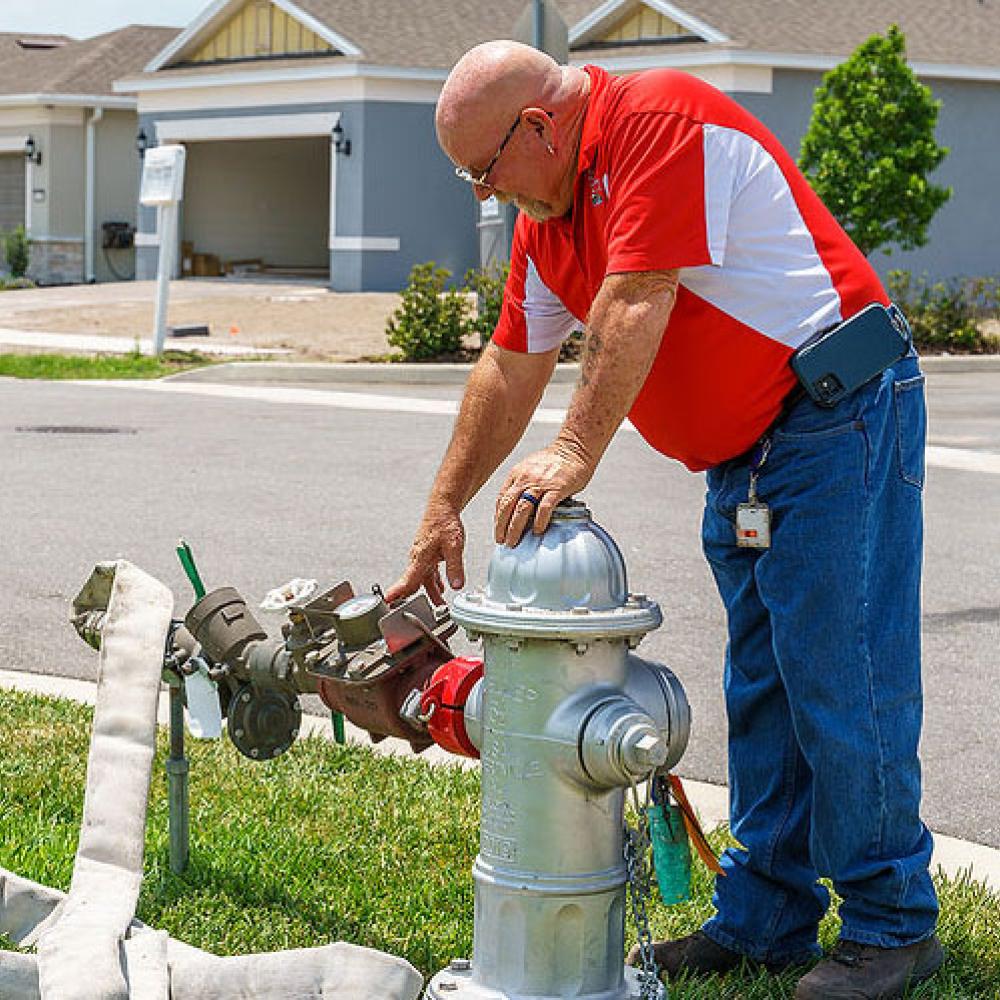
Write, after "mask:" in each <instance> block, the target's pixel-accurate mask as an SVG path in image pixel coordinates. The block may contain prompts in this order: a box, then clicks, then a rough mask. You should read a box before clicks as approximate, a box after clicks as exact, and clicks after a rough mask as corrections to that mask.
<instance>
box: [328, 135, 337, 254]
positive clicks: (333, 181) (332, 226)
mask: <svg viewBox="0 0 1000 1000" xmlns="http://www.w3.org/2000/svg"><path fill="white" fill-rule="evenodd" d="M337 120H338V121H339V120H340V116H339V115H338V116H337ZM333 143H334V138H333V135H332V134H331V135H330V214H329V218H328V222H327V229H326V246H327V250H329V249H330V247H331V246H332V245H333V242H334V240H335V239H336V238H337V160H338V159H340V157H338V156H337V151H336V150H335V149H334V148H333Z"/></svg>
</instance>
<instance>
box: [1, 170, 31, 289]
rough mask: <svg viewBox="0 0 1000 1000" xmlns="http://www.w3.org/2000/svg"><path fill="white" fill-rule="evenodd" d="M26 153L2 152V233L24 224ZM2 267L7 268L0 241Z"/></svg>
mask: <svg viewBox="0 0 1000 1000" xmlns="http://www.w3.org/2000/svg"><path fill="white" fill-rule="evenodd" d="M24 173H25V169H24V153H23V152H17V153H0V233H9V232H10V231H11V230H12V229H16V228H17V227H18V226H23V225H24V222H25V219H24ZM0 268H2V269H4V270H6V269H7V261H6V259H5V257H4V250H3V244H2V243H0Z"/></svg>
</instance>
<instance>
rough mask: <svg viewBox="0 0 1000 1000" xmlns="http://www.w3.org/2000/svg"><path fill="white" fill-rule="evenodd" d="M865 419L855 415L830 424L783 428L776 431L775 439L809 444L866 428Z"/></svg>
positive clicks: (776, 440)
mask: <svg viewBox="0 0 1000 1000" xmlns="http://www.w3.org/2000/svg"><path fill="white" fill-rule="evenodd" d="M864 426H865V425H864V421H862V420H858V419H857V417H853V418H851V419H850V420H844V419H843V418H841V419H840V420H838V421H836V422H834V423H831V424H830V425H829V426H823V425H822V424H821V425H820V426H818V427H808V428H806V427H802V428H801V429H799V430H781V429H778V430H776V431H775V432H774V440H775V442H778V441H788V442H790V443H800V444H809V443H810V442H813V441H815V442H819V441H825V440H826V439H827V438H831V437H838V436H839V435H841V434H848V433H850V432H851V431H860V430H863V429H864Z"/></svg>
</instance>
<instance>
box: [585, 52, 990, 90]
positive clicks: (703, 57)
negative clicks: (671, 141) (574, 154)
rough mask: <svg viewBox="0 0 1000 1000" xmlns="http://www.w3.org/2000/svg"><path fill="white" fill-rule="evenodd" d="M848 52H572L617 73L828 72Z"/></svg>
mask: <svg viewBox="0 0 1000 1000" xmlns="http://www.w3.org/2000/svg"><path fill="white" fill-rule="evenodd" d="M847 58H848V54H845V55H843V56H833V55H819V54H802V53H797V52H757V51H751V50H748V49H715V50H712V51H710V52H692V51H690V50H687V51H678V50H676V49H673V48H669V49H668V48H664V51H663V53H662V54H660V53H656V54H655V55H654V54H650V53H646V54H644V55H639V56H621V55H616V56H611V57H609V58H607V59H603V58H601V54H600V52H591V53H588V54H587V56H586V57H584V56H582V55H581V54H579V53H571V58H570V63H571V64H572V65H574V66H583V65H585V64H587V63H593V64H595V65H598V66H602V67H603V68H604V69H606V70H608V71H610V72H613V73H631V72H633V71H635V70H640V69H656V68H657V67H661V66H672V67H675V68H678V69H688V68H691V69H692V70H693V69H694V68H697V67H699V66H762V67H767V68H769V69H800V70H815V71H816V72H822V73H825V72H828V71H829V70H831V69H833V68H834V67H836V66H839V65H840V64H841V63H842V62H843V61H844V60H845V59H847ZM909 65H910V69H912V70H913V72H914V73H915V74H916V75H917V76H919V77H930V78H937V79H945V80H947V79H953V80H976V81H981V82H991V83H995V82H1000V65H998V66H963V65H960V64H958V63H931V62H914V63H910V64H909Z"/></svg>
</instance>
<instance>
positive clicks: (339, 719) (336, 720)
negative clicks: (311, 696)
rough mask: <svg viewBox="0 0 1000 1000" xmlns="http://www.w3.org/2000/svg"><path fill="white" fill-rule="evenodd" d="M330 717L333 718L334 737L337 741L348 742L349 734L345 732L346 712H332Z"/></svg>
mask: <svg viewBox="0 0 1000 1000" xmlns="http://www.w3.org/2000/svg"><path fill="white" fill-rule="evenodd" d="M330 718H331V719H332V720H333V739H334V741H335V742H337V743H340V744H344V743H346V742H347V734H346V733H345V732H344V713H343V712H331V713H330Z"/></svg>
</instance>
